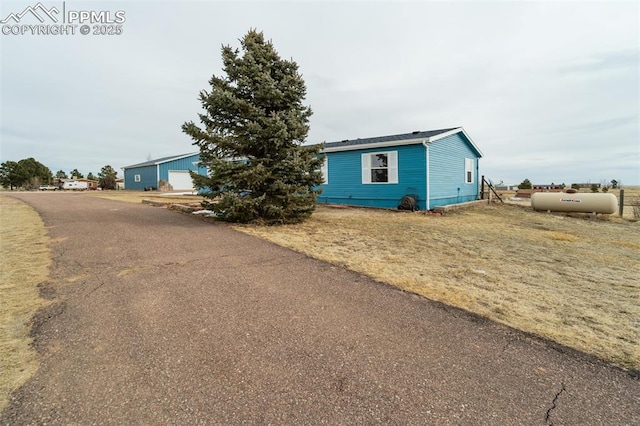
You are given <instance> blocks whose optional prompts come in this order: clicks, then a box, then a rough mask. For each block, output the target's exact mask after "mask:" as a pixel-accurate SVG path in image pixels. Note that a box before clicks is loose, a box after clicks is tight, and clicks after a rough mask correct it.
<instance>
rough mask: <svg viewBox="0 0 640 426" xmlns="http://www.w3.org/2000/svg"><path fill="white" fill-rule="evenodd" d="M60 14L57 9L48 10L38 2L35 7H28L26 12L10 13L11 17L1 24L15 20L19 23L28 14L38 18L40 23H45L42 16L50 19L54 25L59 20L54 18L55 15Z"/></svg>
mask: <svg viewBox="0 0 640 426" xmlns="http://www.w3.org/2000/svg"><path fill="white" fill-rule="evenodd" d="M38 12H40V13H38ZM58 13H60V12H59V11H58V9H56V7H55V6H54V7H52V8H51V9H47V8H46V7H44V6H43V5H42V3H40V2H38V3H37V4H36V5H35V6H28V7H27V8H26V9H25V10H23V11H22V12H20V13H10V14H9V16H7V17H6V18H4V19H3V20H1V21H0V24H6V23H7V22H9V21H10V20H12V19H13V20H14V21H15V23H16V24H17V23H19V22H20V20H21V19H22V18H23V17H24V16H25V15H27V14H31V15H33V16H35V17H36V19H37V20H38V21H40V23H44V21H45V19H44V18H43V17H42V14H44V15H45V16H47V17H49V19H51V20H52V21H53V22H54V23H55V22H58V18H56V17H55V16H54V14H56V15H57V14H58Z"/></svg>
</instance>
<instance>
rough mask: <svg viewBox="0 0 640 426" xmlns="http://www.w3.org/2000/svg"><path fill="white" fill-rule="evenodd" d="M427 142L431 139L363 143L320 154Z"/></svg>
mask: <svg viewBox="0 0 640 426" xmlns="http://www.w3.org/2000/svg"><path fill="white" fill-rule="evenodd" d="M426 140H429V138H418V139H404V140H397V141H384V142H373V143H363V144H358V145H345V146H336V147H329V148H324V149H323V150H322V151H320V152H323V153H326V152H340V151H357V150H360V149H372V148H386V147H389V146H401V145H416V144H419V143H423V142H424V141H426Z"/></svg>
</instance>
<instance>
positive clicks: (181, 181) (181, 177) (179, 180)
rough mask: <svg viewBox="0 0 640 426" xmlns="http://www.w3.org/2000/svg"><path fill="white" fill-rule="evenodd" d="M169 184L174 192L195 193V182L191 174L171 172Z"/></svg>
mask: <svg viewBox="0 0 640 426" xmlns="http://www.w3.org/2000/svg"><path fill="white" fill-rule="evenodd" d="M169 184H171V186H172V187H173V190H174V191H193V181H192V180H191V175H189V172H184V171H172V170H169Z"/></svg>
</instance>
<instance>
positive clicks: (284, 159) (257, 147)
mask: <svg viewBox="0 0 640 426" xmlns="http://www.w3.org/2000/svg"><path fill="white" fill-rule="evenodd" d="M240 42H241V46H242V54H240V51H239V50H238V49H232V48H231V47H230V46H223V47H222V61H223V71H224V73H225V74H226V76H224V77H216V76H213V77H212V78H211V80H209V84H210V85H211V89H210V90H209V91H206V90H203V91H201V92H200V101H201V103H202V107H203V109H204V110H205V113H203V114H199V116H200V121H201V123H202V127H198V126H197V125H196V124H194V123H193V122H187V123H185V124H183V126H182V130H183V131H184V132H185V133H186V134H188V135H189V136H191V138H192V139H193V140H194V143H193V144H194V145H197V146H198V147H199V148H200V159H201V161H202V163H203V164H205V165H206V166H208V167H209V174H208V176H199V175H196V174H193V173H192V177H193V179H194V183H195V185H196V187H197V188H199V189H205V190H206V191H208V192H207V197H209V198H211V199H215V201H216V202H214V203H209V207H210V208H211V209H213V210H214V211H215V212H216V213H217V215H218V217H219V218H220V219H222V220H226V221H232V222H245V223H246V222H252V221H257V222H263V223H267V224H279V223H295V222H300V221H302V220H304V219H305V218H307V217H309V216H310V215H311V213H312V212H313V211H314V209H315V201H316V197H317V196H318V194H319V190H318V186H319V185H320V184H321V183H322V175H321V173H320V172H319V169H320V166H321V162H322V158H320V155H319V152H320V150H321V148H322V147H321V146H320V145H315V146H303V145H302V143H303V142H304V140H305V138H306V137H307V133H308V132H309V124H308V123H309V117H310V116H311V114H312V112H311V109H310V108H309V107H308V106H304V105H303V103H302V102H303V100H304V97H305V95H306V90H307V89H306V86H305V83H304V80H303V79H302V76H301V75H300V74H299V73H298V65H297V64H296V63H295V62H294V61H293V60H290V61H287V60H283V59H281V58H280V56H279V55H278V53H277V52H276V50H275V48H274V47H273V44H272V43H271V41H265V39H264V35H263V34H262V33H261V32H258V31H256V30H250V31H249V32H248V33H247V34H246V35H245V36H244V37H243V38H242V40H240Z"/></svg>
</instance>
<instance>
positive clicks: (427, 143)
mask: <svg viewBox="0 0 640 426" xmlns="http://www.w3.org/2000/svg"><path fill="white" fill-rule="evenodd" d="M422 145H424V148H425V150H426V154H425V155H426V161H427V175H426V177H425V179H426V181H425V184H426V187H427V202H426V207H427V209H426V211H429V210H431V191H430V188H429V186H430V181H431V179H430V176H429V139H425V140H424V141H423V142H422Z"/></svg>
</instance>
